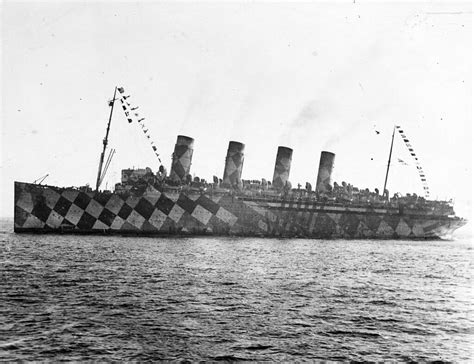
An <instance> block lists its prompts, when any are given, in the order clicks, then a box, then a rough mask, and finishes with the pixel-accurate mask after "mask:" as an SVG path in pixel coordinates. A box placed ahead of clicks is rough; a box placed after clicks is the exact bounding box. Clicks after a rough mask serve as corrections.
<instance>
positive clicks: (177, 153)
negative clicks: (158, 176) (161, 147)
mask: <svg viewBox="0 0 474 364" xmlns="http://www.w3.org/2000/svg"><path fill="white" fill-rule="evenodd" d="M193 145H194V139H193V138H190V137H187V136H184V135H178V139H177V141H176V145H175V147H174V152H173V159H172V162H171V172H170V178H171V179H172V180H173V181H176V182H185V181H186V176H187V175H188V174H189V171H190V170H191V161H192V158H193Z"/></svg>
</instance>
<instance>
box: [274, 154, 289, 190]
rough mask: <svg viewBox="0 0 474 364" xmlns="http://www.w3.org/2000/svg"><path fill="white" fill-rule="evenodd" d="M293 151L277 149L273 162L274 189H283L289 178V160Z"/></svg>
mask: <svg viewBox="0 0 474 364" xmlns="http://www.w3.org/2000/svg"><path fill="white" fill-rule="evenodd" d="M292 156H293V149H291V148H287V147H278V152H277V156H276V161H275V171H274V172H273V180H272V185H273V187H274V188H278V189H280V188H283V187H284V186H285V185H286V182H287V181H288V178H289V177H290V168H291V158H292Z"/></svg>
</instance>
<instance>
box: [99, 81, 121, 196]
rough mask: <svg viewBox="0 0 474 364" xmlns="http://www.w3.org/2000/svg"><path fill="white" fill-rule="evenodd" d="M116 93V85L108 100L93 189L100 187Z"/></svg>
mask: <svg viewBox="0 0 474 364" xmlns="http://www.w3.org/2000/svg"><path fill="white" fill-rule="evenodd" d="M116 94H117V87H115V91H114V97H113V99H112V101H110V103H109V106H110V116H109V122H108V124H107V130H106V132H105V138H104V140H103V141H102V142H103V144H104V148H103V149H102V153H101V155H100V160H99V171H98V172H97V182H96V185H95V190H96V191H99V187H100V182H101V176H102V166H103V164H104V157H105V150H106V149H107V143H108V142H109V130H110V123H111V122H112V112H113V111H114V104H115V96H116Z"/></svg>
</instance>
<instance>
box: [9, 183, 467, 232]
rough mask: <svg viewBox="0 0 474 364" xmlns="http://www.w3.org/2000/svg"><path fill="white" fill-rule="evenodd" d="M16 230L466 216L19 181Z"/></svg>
mask: <svg viewBox="0 0 474 364" xmlns="http://www.w3.org/2000/svg"><path fill="white" fill-rule="evenodd" d="M14 224H15V226H14V229H15V232H34V233H85V234H91V233H95V234H135V235H167V234H176V235H203V234H206V235H243V236H258V237H273V236H276V237H301V238H315V239H317V238H319V239H321V238H325V239H338V238H339V239H340V238H342V239H366V238H369V239H370V238H372V239H382V238H383V239H397V238H402V239H424V238H425V239H427V238H440V237H444V236H449V235H450V234H452V233H453V231H454V230H455V229H457V228H459V227H460V226H462V225H464V224H465V221H464V220H462V219H459V218H452V217H447V216H429V215H410V214H408V213H406V214H400V213H398V211H396V210H387V209H380V208H370V207H363V208H362V207H350V206H340V205H324V204H319V203H312V202H301V201H282V200H280V201H269V200H259V199H245V198H241V197H235V196H231V195H229V194H199V193H191V192H174V193H171V192H160V191H158V190H155V189H151V190H147V191H146V192H145V193H144V194H143V195H141V196H139V197H137V196H134V195H128V196H124V195H119V194H112V193H93V192H88V193H86V192H81V191H79V190H76V189H68V188H57V187H53V186H39V185H34V184H28V183H21V182H15V219H14Z"/></svg>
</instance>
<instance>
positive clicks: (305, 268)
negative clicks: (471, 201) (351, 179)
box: [0, 220, 474, 362]
mask: <svg viewBox="0 0 474 364" xmlns="http://www.w3.org/2000/svg"><path fill="white" fill-rule="evenodd" d="M12 230H13V229H12V221H11V220H4V221H3V222H2V227H1V228H0V242H1V256H0V261H1V265H0V271H1V280H0V294H1V297H0V360H4V361H5V360H51V361H57V360H76V361H82V360H98V361H103V360H137V361H143V360H176V361H181V360H182V361H188V360H189V361H198V360H204V361H216V360H229V361H233V360H258V361H266V360H271V361H304V360H308V361H309V360H315V359H327V360H364V361H385V360H396V361H432V360H443V361H455V362H458V361H468V360H472V359H473V358H474V356H473V351H472V349H471V347H472V344H473V342H474V340H473V339H474V316H473V306H472V303H473V302H474V301H473V291H472V272H473V259H472V258H473V250H472V247H473V245H472V242H471V239H470V238H464V239H458V240H453V241H442V240H438V241H387V240H385V241H377V240H350V241H345V240H303V239H294V240H293V239H292V240H288V239H252V238H220V237H211V238H209V237H205V238H203V237H200V238H137V237H119V236H72V235H29V234H22V235H18V234H14V233H13V231H12Z"/></svg>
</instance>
